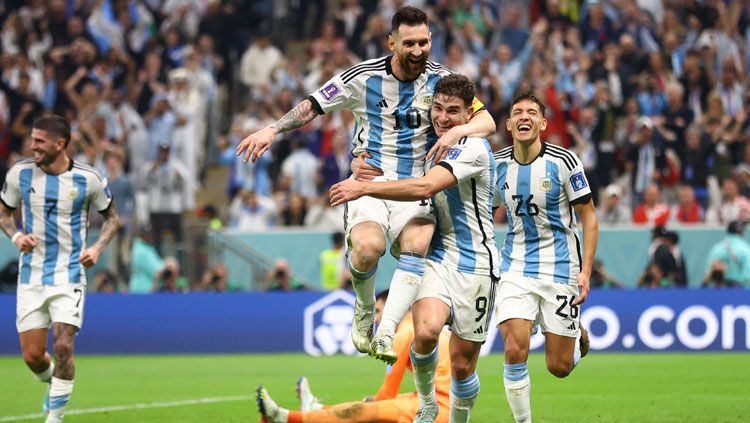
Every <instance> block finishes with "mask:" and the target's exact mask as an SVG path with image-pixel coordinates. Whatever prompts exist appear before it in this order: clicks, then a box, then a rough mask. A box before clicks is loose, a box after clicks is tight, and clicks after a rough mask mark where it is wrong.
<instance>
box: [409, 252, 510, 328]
mask: <svg viewBox="0 0 750 423" xmlns="http://www.w3.org/2000/svg"><path fill="white" fill-rule="evenodd" d="M495 285H497V284H496V283H495V282H494V281H493V280H492V277H491V276H490V275H474V274H471V273H461V272H459V271H458V270H454V269H451V268H449V267H447V266H444V265H442V264H440V263H437V262H434V261H432V260H427V264H426V266H425V271H424V277H423V278H422V283H421V284H420V285H419V291H418V292H417V297H416V299H415V300H414V301H415V302H416V301H417V300H421V299H422V298H437V299H439V300H441V301H442V302H444V303H445V304H447V305H448V307H450V309H451V318H450V322H449V325H450V327H451V332H453V333H454V334H456V336H458V337H459V338H461V339H465V340H467V341H473V342H484V341H485V340H486V339H487V330H488V329H489V325H490V317H491V316H492V303H493V301H494V300H495Z"/></svg>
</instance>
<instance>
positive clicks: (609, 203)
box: [597, 184, 631, 225]
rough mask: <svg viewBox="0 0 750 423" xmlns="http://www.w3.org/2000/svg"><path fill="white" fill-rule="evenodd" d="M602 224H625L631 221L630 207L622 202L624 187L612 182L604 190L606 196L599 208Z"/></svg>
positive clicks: (598, 213)
mask: <svg viewBox="0 0 750 423" xmlns="http://www.w3.org/2000/svg"><path fill="white" fill-rule="evenodd" d="M597 215H598V218H599V223H600V224H602V225H624V224H628V223H630V221H631V214H630V209H629V208H628V207H627V206H625V205H624V204H623V203H622V189H621V188H620V187H619V186H617V185H615V184H611V185H609V186H608V187H607V188H606V189H605V190H604V198H603V199H602V202H601V205H600V206H599V208H598V209H597Z"/></svg>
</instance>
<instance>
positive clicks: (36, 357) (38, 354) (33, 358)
mask: <svg viewBox="0 0 750 423" xmlns="http://www.w3.org/2000/svg"><path fill="white" fill-rule="evenodd" d="M21 355H22V356H23V361H24V362H25V363H26V365H28V366H36V365H39V363H41V362H43V361H44V347H43V346H38V345H27V346H26V347H24V349H23V351H22V352H21Z"/></svg>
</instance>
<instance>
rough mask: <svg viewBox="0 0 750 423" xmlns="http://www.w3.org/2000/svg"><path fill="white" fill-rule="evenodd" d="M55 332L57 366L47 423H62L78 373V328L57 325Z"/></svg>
mask: <svg viewBox="0 0 750 423" xmlns="http://www.w3.org/2000/svg"><path fill="white" fill-rule="evenodd" d="M53 332H54V345H53V349H52V350H53V352H54V355H55V362H56V363H57V365H56V367H55V372H54V374H53V375H52V380H51V382H50V388H49V409H48V415H47V421H46V422H47V423H56V422H61V421H62V417H63V413H64V412H65V406H66V405H67V404H68V401H70V396H71V394H72V393H73V380H74V378H75V372H76V368H75V360H74V358H73V342H74V340H75V335H76V332H78V328H77V327H75V326H73V325H69V324H67V323H55V324H54V325H53Z"/></svg>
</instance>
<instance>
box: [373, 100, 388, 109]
mask: <svg viewBox="0 0 750 423" xmlns="http://www.w3.org/2000/svg"><path fill="white" fill-rule="evenodd" d="M376 106H378V107H381V108H385V107H388V103H386V101H385V99H382V100H380V101H379V102H378V104H376Z"/></svg>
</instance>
